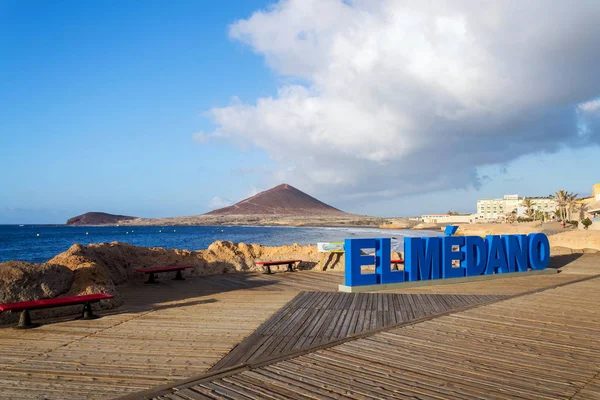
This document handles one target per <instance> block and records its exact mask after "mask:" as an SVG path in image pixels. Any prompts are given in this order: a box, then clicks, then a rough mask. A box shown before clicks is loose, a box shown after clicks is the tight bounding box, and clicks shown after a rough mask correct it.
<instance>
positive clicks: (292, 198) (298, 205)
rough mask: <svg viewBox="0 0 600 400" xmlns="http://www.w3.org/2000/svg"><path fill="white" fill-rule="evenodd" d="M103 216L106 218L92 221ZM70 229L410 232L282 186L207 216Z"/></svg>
mask: <svg viewBox="0 0 600 400" xmlns="http://www.w3.org/2000/svg"><path fill="white" fill-rule="evenodd" d="M92 214H94V215H95V214H102V215H103V216H104V218H100V217H99V216H98V217H95V218H89V217H86V216H90V215H92ZM67 224H68V225H117V224H118V225H138V226H139V225H162V226H168V225H259V226H267V225H268V226H369V227H384V228H385V227H393V228H396V229H401V228H410V227H412V226H414V225H415V222H414V221H409V220H408V219H407V218H380V217H370V216H364V215H356V214H349V213H346V212H344V211H342V210H339V209H337V208H335V207H332V206H330V205H328V204H326V203H324V202H322V201H320V200H318V199H316V198H314V197H312V196H310V195H308V194H306V193H304V192H302V191H301V190H298V189H296V188H295V187H293V186H291V185H288V184H285V183H284V184H281V185H278V186H275V187H274V188H271V189H269V190H265V191H264V192H261V193H258V194H257V195H255V196H252V197H249V198H247V199H244V200H242V201H240V202H238V203H236V204H234V205H232V206H228V207H224V208H220V209H217V210H214V211H210V212H208V213H206V214H201V215H193V216H184V217H170V218H136V217H128V216H121V215H112V214H106V213H87V214H83V215H80V216H78V217H74V218H71V219H69V221H68V222H67Z"/></svg>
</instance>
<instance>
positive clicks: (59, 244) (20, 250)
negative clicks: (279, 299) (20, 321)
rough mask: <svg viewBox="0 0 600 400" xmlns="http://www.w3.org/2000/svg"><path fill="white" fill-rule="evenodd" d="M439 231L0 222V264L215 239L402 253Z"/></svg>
mask: <svg viewBox="0 0 600 400" xmlns="http://www.w3.org/2000/svg"><path fill="white" fill-rule="evenodd" d="M425 235H427V236H431V235H441V233H438V232H430V231H428V232H426V233H425V232H419V231H410V230H395V229H375V228H323V227H318V228H311V227H269V226H66V225H54V226H51V225H0V262H2V261H8V260H21V261H29V262H45V261H47V260H49V259H51V258H52V257H54V256H55V255H57V254H59V253H62V252H63V251H65V250H67V249H68V248H69V247H71V246H72V245H73V244H75V243H80V244H83V245H87V244H90V243H103V242H124V243H130V244H133V245H135V246H144V247H165V248H169V249H187V250H203V249H206V248H207V247H208V246H209V245H210V244H211V243H212V242H214V241H216V240H227V241H231V242H245V243H257V244H262V245H266V246H282V245H292V244H294V243H298V244H301V245H307V244H316V243H317V242H338V241H343V240H344V239H350V238H372V237H386V238H392V247H393V249H394V250H396V251H403V249H404V245H403V238H404V237H406V236H409V237H414V236H425Z"/></svg>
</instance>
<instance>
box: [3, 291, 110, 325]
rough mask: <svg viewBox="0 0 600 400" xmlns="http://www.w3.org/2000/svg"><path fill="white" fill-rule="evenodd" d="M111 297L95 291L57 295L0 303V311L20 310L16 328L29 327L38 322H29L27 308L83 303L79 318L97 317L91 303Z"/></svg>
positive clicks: (34, 308)
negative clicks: (72, 294) (55, 296)
mask: <svg viewBox="0 0 600 400" xmlns="http://www.w3.org/2000/svg"><path fill="white" fill-rule="evenodd" d="M112 298H114V296H113V295H112V294H107V293H96V294H84V295H81V296H69V297H57V298H54V299H42V300H31V301H21V302H18V303H7V304H0V311H22V312H21V316H20V317H19V324H18V325H17V328H19V329H29V328H35V327H36V326H39V324H33V323H32V322H31V317H30V316H29V310H39V309H42V308H53V307H64V306H71V305H75V304H83V313H82V315H81V317H80V319H95V318H98V316H96V315H94V313H93V312H92V303H96V302H99V301H100V300H108V299H112Z"/></svg>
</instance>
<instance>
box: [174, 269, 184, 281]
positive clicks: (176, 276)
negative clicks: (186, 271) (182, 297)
mask: <svg viewBox="0 0 600 400" xmlns="http://www.w3.org/2000/svg"><path fill="white" fill-rule="evenodd" d="M173 280H174V281H184V280H185V278H184V277H183V275H181V270H180V271H177V274H176V275H175V278H173Z"/></svg>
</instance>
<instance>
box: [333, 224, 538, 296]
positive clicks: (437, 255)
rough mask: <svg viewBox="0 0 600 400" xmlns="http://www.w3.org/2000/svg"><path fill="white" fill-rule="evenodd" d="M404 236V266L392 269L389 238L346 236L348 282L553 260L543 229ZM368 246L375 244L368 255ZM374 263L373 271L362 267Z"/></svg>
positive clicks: (523, 267) (523, 266)
mask: <svg viewBox="0 0 600 400" xmlns="http://www.w3.org/2000/svg"><path fill="white" fill-rule="evenodd" d="M455 231H456V229H446V234H447V236H444V237H423V238H416V237H407V238H404V262H405V264H404V271H392V269H391V262H390V252H391V251H390V250H391V249H390V239H346V241H345V242H344V249H345V252H346V259H345V285H346V286H364V285H376V284H385V283H396V282H404V281H412V282H414V281H426V280H432V279H446V278H458V277H465V276H477V275H484V274H485V275H491V274H503V273H507V272H524V271H528V270H529V269H535V270H542V269H545V268H546V267H548V264H549V262H550V243H549V242H548V237H546V235H544V234H542V233H532V234H529V235H502V236H498V235H490V236H486V238H485V239H483V238H481V237H479V236H452V235H453V234H454V232H455ZM363 249H375V255H367V254H365V253H364V251H362V250H363ZM363 265H374V266H375V271H374V272H373V273H366V274H363V273H362V266H363Z"/></svg>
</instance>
